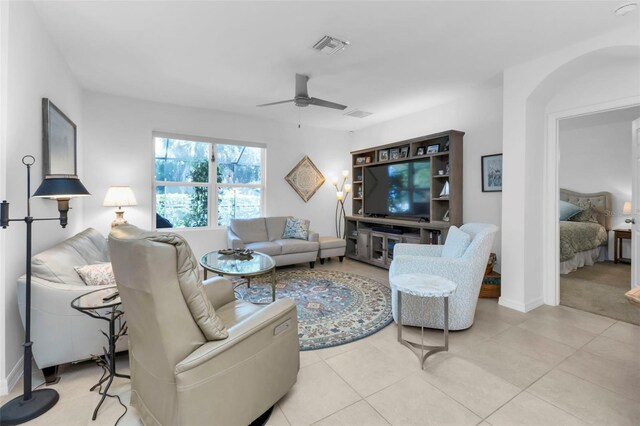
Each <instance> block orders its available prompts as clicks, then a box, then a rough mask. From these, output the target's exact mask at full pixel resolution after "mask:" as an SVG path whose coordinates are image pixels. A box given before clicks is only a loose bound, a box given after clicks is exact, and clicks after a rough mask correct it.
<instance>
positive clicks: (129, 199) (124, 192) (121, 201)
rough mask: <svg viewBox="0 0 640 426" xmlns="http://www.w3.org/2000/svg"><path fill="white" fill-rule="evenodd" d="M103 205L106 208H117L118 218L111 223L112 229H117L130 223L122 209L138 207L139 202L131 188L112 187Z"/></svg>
mask: <svg viewBox="0 0 640 426" xmlns="http://www.w3.org/2000/svg"><path fill="white" fill-rule="evenodd" d="M102 205H103V206H104V207H117V209H116V218H115V219H114V220H113V222H111V227H112V228H115V227H116V226H118V225H126V224H127V223H128V222H127V221H126V220H125V218H124V210H122V207H125V206H137V205H138V202H137V201H136V196H135V195H133V191H132V190H131V188H130V187H128V186H112V187H110V188H109V190H108V191H107V195H106V196H105V197H104V201H103V203H102Z"/></svg>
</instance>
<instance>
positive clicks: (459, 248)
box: [440, 226, 471, 258]
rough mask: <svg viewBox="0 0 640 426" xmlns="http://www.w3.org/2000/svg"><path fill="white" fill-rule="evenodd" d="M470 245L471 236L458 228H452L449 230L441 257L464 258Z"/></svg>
mask: <svg viewBox="0 0 640 426" xmlns="http://www.w3.org/2000/svg"><path fill="white" fill-rule="evenodd" d="M469 244H471V235H469V234H467V233H466V232H464V231H462V230H460V228H458V227H457V226H452V227H451V228H449V232H448V233H447V239H446V240H445V242H444V247H443V248H442V254H441V255H440V256H442V257H448V258H453V257H462V255H463V254H464V252H465V251H467V247H469Z"/></svg>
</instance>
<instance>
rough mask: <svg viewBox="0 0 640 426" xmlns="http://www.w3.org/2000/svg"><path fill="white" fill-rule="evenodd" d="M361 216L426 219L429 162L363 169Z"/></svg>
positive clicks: (429, 173) (429, 188)
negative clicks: (362, 206)
mask: <svg viewBox="0 0 640 426" xmlns="http://www.w3.org/2000/svg"><path fill="white" fill-rule="evenodd" d="M363 184H364V214H365V215H367V216H399V217H422V218H426V219H428V218H429V203H430V199H431V161H430V160H429V159H428V158H425V159H420V160H413V161H407V162H401V163H390V164H381V165H376V166H369V167H365V168H364V182H363Z"/></svg>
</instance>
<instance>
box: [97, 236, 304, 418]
mask: <svg viewBox="0 0 640 426" xmlns="http://www.w3.org/2000/svg"><path fill="white" fill-rule="evenodd" d="M109 248H110V253H111V261H112V264H113V271H114V274H115V277H116V281H117V282H118V290H119V292H120V297H121V299H122V305H123V308H124V311H125V312H126V315H127V324H128V327H129V343H130V347H129V361H130V366H131V404H132V405H134V406H135V407H136V408H137V409H138V411H139V413H140V416H141V418H142V421H143V422H144V424H145V425H204V424H212V425H247V424H250V423H251V422H252V421H253V420H255V419H256V418H258V417H259V416H260V415H261V414H262V413H264V412H265V411H267V410H268V409H269V407H271V406H272V405H273V404H275V403H276V402H277V401H278V400H279V399H280V398H282V396H284V395H285V394H286V393H287V392H288V391H289V389H290V388H291V387H292V386H293V384H294V383H295V382H296V378H297V374H298V369H299V347H298V324H297V316H296V307H295V303H294V302H293V300H292V299H279V300H277V301H275V302H274V303H271V304H269V305H254V304H252V303H247V302H245V301H242V300H236V299H235V296H234V293H233V286H232V284H231V282H230V281H229V280H227V279H224V278H220V277H216V278H212V279H210V280H207V281H205V282H204V283H203V282H201V281H200V279H199V271H198V263H197V261H196V258H195V256H194V255H193V253H192V252H191V249H190V248H189V245H188V244H187V243H186V241H185V240H184V239H183V238H182V237H181V236H179V235H176V234H165V233H156V232H146V231H143V230H140V229H138V228H136V227H135V226H132V225H122V226H118V227H116V228H114V229H113V230H112V231H111V234H110V235H109Z"/></svg>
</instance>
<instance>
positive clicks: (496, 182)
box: [480, 154, 502, 192]
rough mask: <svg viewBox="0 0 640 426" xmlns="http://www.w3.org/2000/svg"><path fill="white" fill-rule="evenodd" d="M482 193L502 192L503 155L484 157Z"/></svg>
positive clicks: (482, 160) (482, 159)
mask: <svg viewBox="0 0 640 426" xmlns="http://www.w3.org/2000/svg"><path fill="white" fill-rule="evenodd" d="M480 161H481V162H482V192H502V154H493V155H483V156H482V158H481V160H480Z"/></svg>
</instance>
